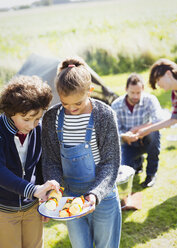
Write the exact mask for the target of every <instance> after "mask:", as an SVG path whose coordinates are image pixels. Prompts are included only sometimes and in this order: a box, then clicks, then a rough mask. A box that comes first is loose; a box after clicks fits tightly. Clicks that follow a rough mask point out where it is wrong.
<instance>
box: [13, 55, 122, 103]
mask: <svg viewBox="0 0 177 248" xmlns="http://www.w3.org/2000/svg"><path fill="white" fill-rule="evenodd" d="M60 62H61V61H60V60H59V59H57V58H53V57H49V58H48V57H42V56H39V55H37V54H31V55H30V56H29V57H28V58H27V60H26V62H25V63H24V64H23V66H22V67H21V69H20V70H19V72H18V73H17V75H28V76H32V75H37V76H39V77H41V78H42V79H43V80H44V81H47V83H48V84H49V85H50V86H51V88H52V92H53V100H52V103H51V105H53V104H56V103H58V102H59V96H58V94H57V92H56V90H55V87H54V79H55V76H56V71H57V67H58V64H59V63H60ZM88 70H89V71H90V74H91V77H92V82H93V84H94V87H95V90H94V92H93V93H92V97H94V98H96V99H99V100H102V101H104V102H105V103H107V104H109V105H110V104H111V103H112V102H113V101H114V100H115V99H116V98H117V97H118V95H116V94H115V93H114V92H112V91H111V90H110V89H108V88H107V87H106V86H105V85H104V83H103V82H102V80H101V78H100V77H99V76H98V74H97V73H96V72H95V71H94V70H92V69H91V68H90V67H89V66H88Z"/></svg>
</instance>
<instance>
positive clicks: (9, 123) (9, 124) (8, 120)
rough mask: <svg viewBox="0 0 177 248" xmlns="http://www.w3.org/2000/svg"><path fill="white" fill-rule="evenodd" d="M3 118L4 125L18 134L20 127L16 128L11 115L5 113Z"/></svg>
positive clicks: (11, 131)
mask: <svg viewBox="0 0 177 248" xmlns="http://www.w3.org/2000/svg"><path fill="white" fill-rule="evenodd" d="M2 119H3V122H4V125H5V126H6V128H7V129H8V131H9V132H10V133H12V134H16V133H17V132H18V129H17V128H16V126H15V124H14V122H13V120H12V119H11V118H9V117H7V116H6V115H5V114H3V115H2Z"/></svg>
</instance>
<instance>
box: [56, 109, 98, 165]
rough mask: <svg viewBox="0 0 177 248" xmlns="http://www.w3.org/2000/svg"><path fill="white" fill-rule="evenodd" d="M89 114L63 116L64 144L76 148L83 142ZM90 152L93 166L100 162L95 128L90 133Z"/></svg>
mask: <svg viewBox="0 0 177 248" xmlns="http://www.w3.org/2000/svg"><path fill="white" fill-rule="evenodd" d="M59 112H60V110H58V112H57V116H56V128H57V126H58V115H59ZM89 118H90V114H81V115H66V114H65V115H64V123H63V142H64V143H65V144H68V145H71V146H76V145H78V144H81V143H83V142H84V141H85V135H86V127H87V125H88V122H89ZM90 145H91V150H92V154H93V158H94V161H95V164H98V163H99V161H100V155H99V150H98V146H97V142H96V134H95V128H93V131H92V137H91V142H90Z"/></svg>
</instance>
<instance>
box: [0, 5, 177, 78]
mask: <svg viewBox="0 0 177 248" xmlns="http://www.w3.org/2000/svg"><path fill="white" fill-rule="evenodd" d="M176 24H177V3H176V0H168V1H166V0H149V1H147V0H117V1H116V0H114V1H113V0H110V1H97V2H90V3H89V2H85V3H75V4H64V5H62V4H60V5H55V6H51V7H43V8H36V9H27V10H23V11H22V10H21V11H14V12H12V11H11V12H4V13H0V58H1V60H0V68H2V67H3V68H4V67H5V68H12V69H15V70H18V69H19V68H20V66H21V65H22V63H23V62H24V61H25V60H26V58H27V56H29V55H30V54H31V53H38V54H41V55H43V56H45V55H46V56H57V57H59V58H63V57H65V56H70V55H75V54H77V55H80V56H82V57H84V58H85V59H86V61H87V62H88V63H89V65H90V66H91V67H92V68H93V69H95V70H96V71H97V72H98V73H99V74H100V75H106V74H117V73H119V72H127V70H129V71H130V70H131V71H132V70H142V69H146V68H148V67H149V65H151V63H152V62H153V61H154V60H156V59H157V58H159V57H168V58H171V59H173V60H175V61H177V28H176Z"/></svg>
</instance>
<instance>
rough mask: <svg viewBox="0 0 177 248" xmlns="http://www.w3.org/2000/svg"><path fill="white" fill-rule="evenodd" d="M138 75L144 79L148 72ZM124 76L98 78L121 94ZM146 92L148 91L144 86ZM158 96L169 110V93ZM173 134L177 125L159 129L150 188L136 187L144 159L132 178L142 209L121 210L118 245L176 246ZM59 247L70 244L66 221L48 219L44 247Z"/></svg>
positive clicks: (135, 247) (176, 157)
mask: <svg viewBox="0 0 177 248" xmlns="http://www.w3.org/2000/svg"><path fill="white" fill-rule="evenodd" d="M142 75H143V76H144V78H145V79H147V77H148V71H146V72H143V73H142ZM127 76H128V74H121V75H114V76H106V77H103V78H102V79H103V81H104V82H105V83H106V85H107V86H110V88H111V89H112V90H114V91H116V92H117V93H119V94H123V93H124V85H125V81H126V78H127ZM146 91H149V92H152V91H151V90H150V88H149V87H148V85H146ZM155 92H156V91H154V92H153V93H155ZM157 96H158V94H157ZM159 96H160V100H161V99H162V98H168V101H165V102H164V103H163V107H166V108H169V109H170V107H169V105H170V104H169V103H170V96H169V92H162V91H160V93H159ZM173 134H176V135H177V127H176V128H168V129H163V130H161V135H162V139H161V153H160V165H159V170H158V176H157V181H156V184H155V185H154V187H152V188H148V189H143V188H142V187H141V186H140V183H141V182H143V181H144V179H145V176H146V175H145V168H146V161H145V162H144V164H143V167H144V172H143V173H142V174H140V175H135V177H134V181H133V192H142V196H143V199H142V209H140V210H136V211H133V210H129V211H123V213H122V236H121V243H120V248H159V247H161V248H167V247H168V248H175V247H177V215H176V211H177V196H176V188H177V180H176V175H177V166H176V165H177V164H176V161H177V153H176V149H177V142H176V143H175V142H174V144H173V142H172V143H169V142H168V141H167V136H168V135H173ZM59 247H61V248H70V247H71V245H70V242H69V238H68V232H67V228H66V224H65V222H58V221H50V222H49V223H47V224H45V248H59Z"/></svg>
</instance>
